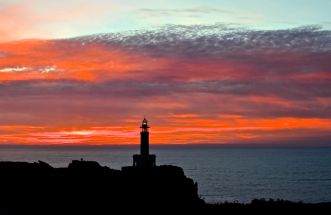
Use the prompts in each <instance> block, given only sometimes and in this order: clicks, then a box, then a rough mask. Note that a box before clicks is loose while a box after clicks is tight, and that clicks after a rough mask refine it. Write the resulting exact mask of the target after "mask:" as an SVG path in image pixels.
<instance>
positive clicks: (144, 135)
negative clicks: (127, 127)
mask: <svg viewBox="0 0 331 215" xmlns="http://www.w3.org/2000/svg"><path fill="white" fill-rule="evenodd" d="M148 129H149V126H148V121H147V119H146V118H144V119H143V121H142V123H141V126H140V154H137V155H133V166H134V167H141V168H149V167H153V166H155V165H156V164H155V160H156V156H155V155H150V154H149V131H148Z"/></svg>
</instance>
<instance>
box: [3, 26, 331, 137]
mask: <svg viewBox="0 0 331 215" xmlns="http://www.w3.org/2000/svg"><path fill="white" fill-rule="evenodd" d="M0 53H5V54H3V55H2V56H0V96H1V101H0V108H1V113H2V115H0V123H1V124H2V125H21V124H24V125H26V124H28V125H31V126H45V127H46V129H42V130H40V131H36V132H33V133H35V134H44V135H46V136H47V135H48V134H49V137H52V135H57V134H60V135H62V134H71V133H70V132H73V133H74V134H79V131H93V130H95V129H93V128H92V127H97V126H101V127H106V126H118V125H123V126H124V128H130V129H132V128H133V127H134V126H136V124H137V122H136V121H137V120H138V119H140V118H141V116H143V115H144V114H147V115H148V116H150V117H149V118H151V120H152V121H153V122H154V123H155V127H157V128H159V130H158V131H157V132H159V134H160V135H161V136H160V138H159V139H158V138H156V139H154V140H155V141H159V142H163V143H164V142H174V141H177V142H181V143H184V142H190V141H191V142H192V141H193V142H204V141H205V142H212V143H216V142H220V143H227V142H238V141H239V142H240V141H246V140H250V141H251V140H253V141H254V140H256V141H261V142H263V141H266V142H268V141H273V140H272V139H273V138H276V139H277V138H278V137H279V139H286V138H287V139H288V140H290V139H291V138H293V136H297V137H298V138H299V139H300V138H301V139H304V138H305V137H306V135H304V134H303V133H302V132H305V133H307V136H309V135H311V136H317V135H318V134H320V135H321V136H324V135H325V134H326V133H327V132H330V120H331V119H330V117H331V116H330V114H329V113H330V111H331V98H330V97H331V90H330V86H331V78H330V77H331V70H330V68H331V61H330V58H331V32H330V31H327V30H324V29H321V28H319V27H316V26H306V27H300V28H294V29H285V30H277V31H260V30H259V31H257V30H250V29H245V28H235V27H233V26H227V25H213V26H202V25H196V26H190V27H188V26H166V27H162V28H157V29H154V30H149V31H135V32H128V33H125V34H124V33H118V34H101V35H90V36H84V37H76V38H68V39H60V40H27V41H19V42H11V43H2V44H0ZM50 110H51V111H50ZM220 115H228V116H231V115H232V116H233V115H235V116H238V118H231V119H229V118H224V117H219V116H220ZM8 116H10V117H8ZM176 116H185V117H176ZM192 116H194V117H192ZM134 120H136V121H134ZM230 122H231V123H230ZM248 128H249V129H248ZM130 129H129V130H130ZM131 131H132V130H130V132H131ZM58 132H60V133H58ZM61 132H62V133H61ZM67 132H69V133H67ZM75 132H76V133H75ZM77 132H78V133H77ZM172 132H173V133H174V137H167V136H166V135H167V134H168V135H169V134H170V133H172ZM101 133H102V132H100V131H98V132H96V133H95V134H100V135H101ZM110 133H111V132H110ZM115 133H116V132H115ZM308 134H309V135H308ZM8 135H9V134H8ZM23 136H24V137H25V138H26V137H27V136H26V135H23ZM28 136H29V135H28ZM32 136H33V135H30V136H29V137H30V138H31V137H32ZM74 136H75V137H74V138H73V139H75V140H73V141H76V142H89V141H92V140H95V141H97V142H107V141H110V142H115V140H116V141H124V142H130V141H132V139H130V138H128V139H126V140H125V137H122V136H120V135H119V136H117V137H116V138H115V137H114V138H115V139H111V137H108V138H106V139H102V140H101V139H100V138H99V139H98V137H97V136H98V135H94V136H93V138H92V139H91V138H86V136H84V137H82V135H74ZM80 137H81V138H82V139H79V138H80ZM161 137H162V138H161ZM192 137H193V138H192ZM8 138H9V137H8ZM8 138H7V139H8ZM13 138H14V137H13ZM77 138H78V139H77ZM118 138H120V139H118ZM321 138H322V137H321ZM44 139H45V140H47V138H44ZM48 139H50V138H48ZM8 140H9V139H8ZM31 141H32V139H31ZM33 141H36V140H35V138H33Z"/></svg>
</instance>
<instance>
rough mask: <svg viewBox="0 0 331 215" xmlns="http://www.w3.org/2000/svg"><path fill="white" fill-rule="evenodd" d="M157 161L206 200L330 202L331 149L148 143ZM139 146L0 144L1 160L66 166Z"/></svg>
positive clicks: (113, 164) (127, 153) (128, 159)
mask: <svg viewBox="0 0 331 215" xmlns="http://www.w3.org/2000/svg"><path fill="white" fill-rule="evenodd" d="M150 152H151V153H152V154H155V155H156V156H157V165H176V166H180V167H182V168H183V169H184V172H185V174H186V175H187V176H188V177H190V178H192V179H193V180H194V181H195V182H197V183H198V189H199V190H198V192H199V194H200V196H201V198H203V199H204V200H205V201H206V202H210V203H216V202H226V201H227V202H241V203H248V202H250V201H251V200H252V199H261V198H265V199H269V198H273V199H285V200H290V201H302V202H306V203H316V202H331V148H270V147H267V148H263V147H262V148H259V147H247V148H245V147H220V146H201V145H199V146H194V145H184V146H183V145H182V146H178V145H175V146H171V145H170V146H169V145H167V146H153V145H152V146H151V149H150ZM137 153H139V148H138V146H72V147H64V146H29V147H27V146H1V147H0V161H28V162H36V161H38V160H41V161H44V162H47V163H49V164H50V165H52V166H53V167H66V166H68V164H69V163H70V162H71V160H77V159H84V160H92V161H97V162H99V163H100V164H101V165H103V166H108V167H110V168H113V169H121V167H122V166H130V165H132V155H133V154H137Z"/></svg>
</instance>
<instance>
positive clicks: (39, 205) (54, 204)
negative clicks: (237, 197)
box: [0, 161, 331, 214]
mask: <svg viewBox="0 0 331 215" xmlns="http://www.w3.org/2000/svg"><path fill="white" fill-rule="evenodd" d="M0 192H1V193H0V214H36V213H38V214H41V213H42V214H68V213H69V214H82V213H84V214H86V213H89V214H119V213H118V212H128V211H134V212H137V213H138V212H142V211H143V212H146V213H155V214H158V213H162V212H166V211H173V212H176V211H178V210H181V211H186V212H188V211H194V212H199V213H201V214H206V213H213V214H219V213H222V212H225V211H242V212H246V211H249V210H265V211H269V212H275V211H281V210H287V211H288V210H296V211H308V210H311V211H315V212H316V211H317V210H321V211H322V210H323V209H330V208H331V204H330V203H321V204H303V203H293V202H288V201H281V200H278V201H274V200H268V201H265V200H254V201H252V203H250V204H239V203H223V204H206V203H205V202H204V201H203V200H202V199H201V198H200V197H199V195H198V189H197V184H196V183H194V182H193V180H192V179H190V178H187V177H186V176H185V174H184V172H183V170H182V169H181V168H180V167H175V166H158V167H153V168H151V169H139V168H133V167H125V168H123V169H122V170H121V171H120V170H114V169H110V168H108V167H102V166H100V165H99V164H98V163H97V162H93V161H72V163H70V164H69V166H68V167H67V168H53V167H51V166H50V165H48V164H47V163H44V162H41V161H39V162H38V163H25V162H0ZM115 211H116V212H117V213H115Z"/></svg>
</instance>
